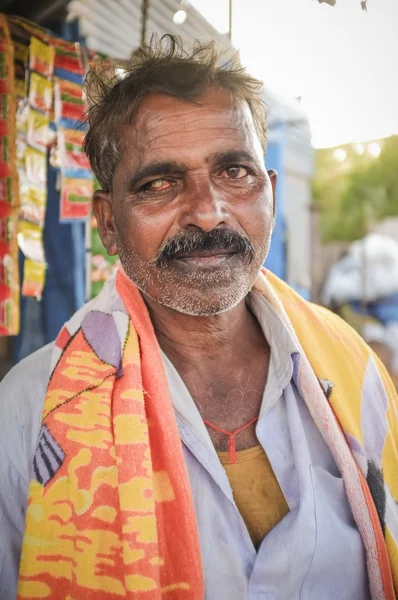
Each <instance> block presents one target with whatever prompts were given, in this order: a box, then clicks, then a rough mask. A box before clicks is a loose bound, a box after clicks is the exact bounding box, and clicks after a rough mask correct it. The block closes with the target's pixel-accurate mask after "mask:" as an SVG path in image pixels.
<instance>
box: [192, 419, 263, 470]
mask: <svg viewBox="0 0 398 600" xmlns="http://www.w3.org/2000/svg"><path fill="white" fill-rule="evenodd" d="M257 420H258V417H255V418H254V419H252V420H251V421H249V423H246V425H242V427H238V429H235V431H233V432H232V433H231V432H230V431H225V429H221V427H217V425H213V423H210V421H207V420H206V419H203V421H204V423H206V425H208V426H209V427H211V428H212V429H214V430H215V431H218V432H219V433H225V435H229V442H228V454H229V460H230V461H231V463H232V464H235V463H236V443H235V436H236V435H238V433H240V432H241V431H243V430H244V429H247V428H248V427H250V425H253V423H255V422H256V421H257Z"/></svg>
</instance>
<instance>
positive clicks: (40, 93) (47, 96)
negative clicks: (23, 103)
mask: <svg viewBox="0 0 398 600" xmlns="http://www.w3.org/2000/svg"><path fill="white" fill-rule="evenodd" d="M52 103H53V84H52V82H51V81H49V80H48V79H46V78H45V77H43V76H42V75H39V74H38V73H32V72H31V74H30V77H29V104H30V105H31V106H32V108H36V109H37V110H41V111H44V112H48V111H49V110H50V109H51V106H52Z"/></svg>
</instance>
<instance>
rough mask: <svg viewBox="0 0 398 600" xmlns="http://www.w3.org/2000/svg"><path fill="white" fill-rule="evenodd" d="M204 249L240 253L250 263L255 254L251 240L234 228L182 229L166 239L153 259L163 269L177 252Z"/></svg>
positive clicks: (200, 250)
mask: <svg viewBox="0 0 398 600" xmlns="http://www.w3.org/2000/svg"><path fill="white" fill-rule="evenodd" d="M204 250H228V251H230V252H236V253H239V254H241V255H242V258H243V260H244V262H245V263H246V264H248V265H249V264H250V263H251V262H252V261H253V259H254V255H255V251H254V246H253V244H252V243H251V241H250V240H249V239H248V238H247V237H246V236H245V235H243V234H242V233H240V232H239V231H236V230H235V229H213V230H212V231H208V232H206V231H200V230H192V231H189V230H187V231H184V232H182V233H181V234H179V235H178V236H176V237H175V238H173V239H171V240H168V241H167V242H166V243H165V244H164V246H162V248H161V249H160V250H159V252H158V255H157V257H156V259H155V264H156V266H157V267H159V268H161V269H164V268H166V267H167V266H168V265H169V263H170V261H171V260H173V258H175V256H176V255H177V254H179V253H188V252H190V253H191V252H202V251H204Z"/></svg>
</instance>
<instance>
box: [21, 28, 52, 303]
mask: <svg viewBox="0 0 398 600" xmlns="http://www.w3.org/2000/svg"><path fill="white" fill-rule="evenodd" d="M28 66H29V68H28V69H27V80H28V94H27V97H26V98H22V97H21V98H20V99H19V101H18V116H17V136H18V139H17V147H18V173H19V187H20V215H19V231H18V242H19V247H20V248H21V250H22V252H23V254H24V256H25V264H24V277H23V283H22V294H23V295H25V296H34V297H36V298H39V299H40V298H41V296H42V293H43V288H44V283H45V271H46V260H45V253H44V244H43V230H44V220H45V211H46V204H47V152H48V149H49V147H50V145H51V144H52V143H53V142H54V140H55V135H54V132H53V131H52V130H51V128H50V121H51V115H52V107H53V103H54V85H53V79H52V75H53V72H54V49H53V48H52V47H51V46H50V45H49V44H48V43H45V42H44V41H42V40H41V39H38V38H37V37H35V36H32V37H31V38H30V44H29V62H28Z"/></svg>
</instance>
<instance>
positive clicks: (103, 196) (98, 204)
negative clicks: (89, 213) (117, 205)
mask: <svg viewBox="0 0 398 600" xmlns="http://www.w3.org/2000/svg"><path fill="white" fill-rule="evenodd" d="M93 210H94V214H95V216H96V218H97V223H98V233H99V234H100V238H101V240H102V243H103V245H104V248H105V250H106V251H107V252H108V254H109V255H110V256H115V254H117V248H116V240H115V228H114V225H113V211H112V194H111V193H110V192H104V191H103V190H97V191H96V192H94V196H93Z"/></svg>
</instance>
